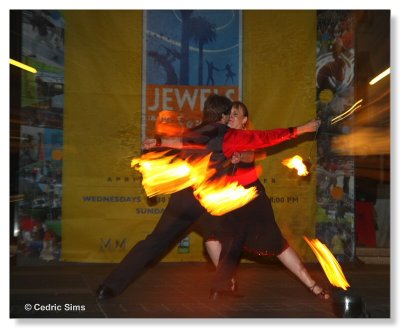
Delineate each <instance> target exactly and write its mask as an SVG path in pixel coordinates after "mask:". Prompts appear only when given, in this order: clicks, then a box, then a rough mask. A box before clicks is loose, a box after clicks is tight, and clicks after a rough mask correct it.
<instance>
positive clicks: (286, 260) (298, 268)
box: [277, 246, 329, 299]
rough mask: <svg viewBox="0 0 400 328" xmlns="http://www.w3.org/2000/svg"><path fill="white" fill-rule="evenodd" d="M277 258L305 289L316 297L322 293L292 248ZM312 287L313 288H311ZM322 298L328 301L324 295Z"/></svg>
mask: <svg viewBox="0 0 400 328" xmlns="http://www.w3.org/2000/svg"><path fill="white" fill-rule="evenodd" d="M277 257H278V259H279V260H280V261H281V262H282V263H283V265H284V266H285V267H286V268H288V269H289V270H290V271H291V272H293V273H294V274H295V275H296V276H297V277H298V278H299V279H300V280H301V282H302V283H303V284H304V285H306V287H308V288H310V289H311V291H312V292H313V293H315V294H317V295H318V294H319V293H320V292H321V291H323V289H322V287H320V286H318V285H316V282H315V280H314V279H313V278H311V276H310V274H309V273H308V271H307V269H306V268H305V266H304V264H303V262H301V260H300V258H299V256H298V255H297V253H296V252H295V251H294V249H293V248H291V247H290V246H289V247H288V248H287V249H285V250H284V251H283V252H282V253H281V254H279V255H278V256H277ZM313 286H314V288H312V287H313ZM324 298H325V299H328V298H329V296H328V295H327V294H326V295H325V297H324Z"/></svg>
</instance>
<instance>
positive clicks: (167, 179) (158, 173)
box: [131, 151, 257, 216]
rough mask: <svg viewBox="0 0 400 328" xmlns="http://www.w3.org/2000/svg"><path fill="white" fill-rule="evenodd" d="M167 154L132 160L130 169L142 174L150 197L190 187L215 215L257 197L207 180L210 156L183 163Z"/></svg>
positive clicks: (238, 187)
mask: <svg viewBox="0 0 400 328" xmlns="http://www.w3.org/2000/svg"><path fill="white" fill-rule="evenodd" d="M167 153H168V151H165V152H149V153H146V154H144V155H142V156H141V157H140V158H134V159H132V162H131V166H132V167H134V168H135V169H136V170H138V171H139V172H140V173H141V174H142V177H143V179H142V184H143V187H144V190H145V192H146V195H147V196H149V197H152V196H155V195H160V194H171V193H174V192H177V191H179V190H182V189H185V188H188V187H193V194H194V195H195V197H196V198H197V199H198V200H199V202H200V203H201V205H202V206H203V207H204V208H205V209H206V210H207V211H208V212H209V213H211V214H213V215H216V216H220V215H223V214H225V213H227V212H230V211H232V210H235V209H237V208H239V207H242V206H243V205H245V204H247V203H248V202H250V201H251V200H252V199H254V198H255V197H257V189H256V188H255V187H251V188H249V189H246V188H244V187H243V186H241V185H238V183H237V182H233V183H228V182H227V181H226V180H225V179H221V180H218V181H209V180H208V178H209V177H211V176H212V175H213V174H214V173H215V169H209V168H208V163H209V160H210V156H211V154H209V155H207V156H205V157H204V158H202V159H199V160H191V159H190V158H189V159H186V160H183V159H181V158H179V157H178V155H168V154H167Z"/></svg>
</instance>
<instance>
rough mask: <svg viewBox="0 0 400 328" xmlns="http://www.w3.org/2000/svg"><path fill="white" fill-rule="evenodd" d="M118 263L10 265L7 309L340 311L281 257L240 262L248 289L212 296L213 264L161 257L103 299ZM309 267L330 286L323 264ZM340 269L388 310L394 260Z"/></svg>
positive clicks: (376, 307) (190, 313)
mask: <svg viewBox="0 0 400 328" xmlns="http://www.w3.org/2000/svg"><path fill="white" fill-rule="evenodd" d="M113 266H114V265H111V264H75V263H73V264H71V263H68V264H66V263H59V264H47V265H44V266H28V265H25V266H19V265H18V266H11V275H10V278H11V289H10V317H11V318H71V317H73V318H336V316H335V315H334V313H333V310H332V305H331V302H329V301H322V300H320V299H318V298H317V297H315V296H313V295H312V294H311V293H310V292H309V291H308V290H307V289H306V288H305V287H303V285H302V284H301V283H300V282H299V281H298V280H297V279H296V278H295V277H294V276H293V275H291V274H290V273H289V272H288V271H287V270H286V269H284V268H283V267H282V266H281V265H280V264H275V263H272V264H253V263H245V264H241V265H240V267H239V270H238V280H239V283H240V285H239V291H238V293H239V294H242V295H243V297H238V298H226V299H221V300H218V301H211V300H209V298H208V293H209V286H210V283H211V279H212V277H213V275H214V272H213V271H212V270H211V269H210V266H209V265H208V264H206V263H160V264H158V265H156V266H155V267H153V268H150V269H149V270H147V271H146V273H145V274H144V275H142V276H141V277H140V278H139V279H138V280H137V281H136V282H134V283H133V284H132V285H130V287H129V288H128V289H127V290H126V291H125V292H124V293H123V294H121V295H120V296H118V297H116V298H114V299H111V300H107V301H103V302H99V301H97V300H96V298H95V296H94V291H95V290H96V288H97V286H98V285H99V284H100V283H101V282H102V280H103V278H104V277H105V276H106V274H107V273H108V272H110V270H112V268H113ZM307 267H308V268H309V269H310V271H311V272H312V274H313V276H314V277H316V278H318V279H319V281H322V282H323V284H324V285H325V286H326V287H328V286H329V282H328V280H327V279H326V277H325V274H324V273H323V271H322V269H321V268H320V266H319V265H317V264H312V265H307ZM343 271H344V273H345V276H346V278H347V279H348V280H349V282H350V285H351V286H352V290H353V291H354V292H356V293H357V294H358V295H360V296H361V297H362V299H363V300H364V302H365V303H366V305H367V310H368V312H369V313H370V316H371V318H390V267H389V266H387V265H366V264H361V265H357V266H356V265H349V267H346V266H343ZM30 306H31V307H34V308H36V310H34V309H31V307H30ZM40 306H42V307H41V308H40ZM46 306H47V307H46Z"/></svg>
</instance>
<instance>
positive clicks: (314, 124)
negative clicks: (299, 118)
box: [297, 120, 321, 135]
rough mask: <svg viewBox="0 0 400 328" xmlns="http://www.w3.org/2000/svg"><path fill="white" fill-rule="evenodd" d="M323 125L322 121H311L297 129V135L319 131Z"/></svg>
mask: <svg viewBox="0 0 400 328" xmlns="http://www.w3.org/2000/svg"><path fill="white" fill-rule="evenodd" d="M320 125H321V121H320V120H311V121H309V122H307V123H305V124H303V125H300V126H298V127H297V134H298V135H300V134H303V133H307V132H315V131H317V130H318V128H319V126H320Z"/></svg>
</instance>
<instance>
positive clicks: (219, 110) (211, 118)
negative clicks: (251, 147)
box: [203, 95, 232, 123]
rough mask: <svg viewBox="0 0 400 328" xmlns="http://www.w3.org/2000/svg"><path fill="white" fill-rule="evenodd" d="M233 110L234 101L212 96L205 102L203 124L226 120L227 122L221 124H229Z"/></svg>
mask: <svg viewBox="0 0 400 328" xmlns="http://www.w3.org/2000/svg"><path fill="white" fill-rule="evenodd" d="M231 108H232V101H231V100H230V99H229V98H227V97H225V96H219V95H210V96H208V98H207V99H206V101H205V102H204V108H203V122H204V123H208V122H219V121H221V120H223V119H225V120H226V122H224V121H221V123H227V121H228V119H229V113H230V111H231Z"/></svg>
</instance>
